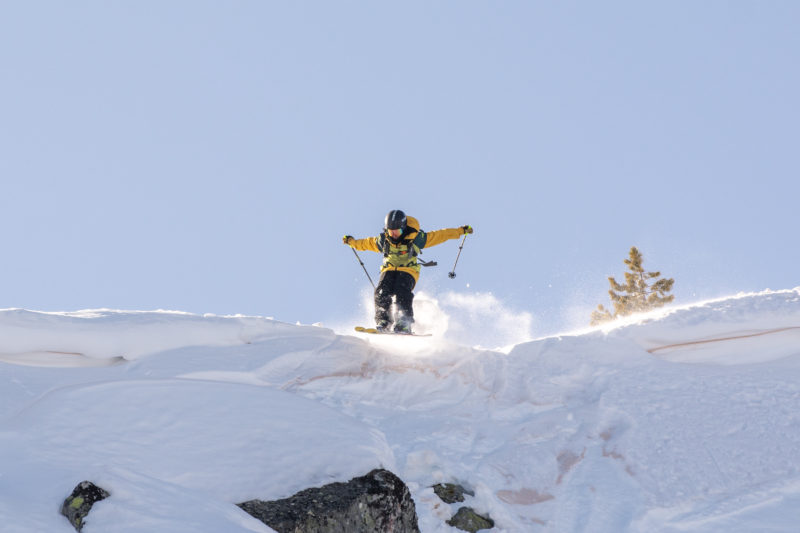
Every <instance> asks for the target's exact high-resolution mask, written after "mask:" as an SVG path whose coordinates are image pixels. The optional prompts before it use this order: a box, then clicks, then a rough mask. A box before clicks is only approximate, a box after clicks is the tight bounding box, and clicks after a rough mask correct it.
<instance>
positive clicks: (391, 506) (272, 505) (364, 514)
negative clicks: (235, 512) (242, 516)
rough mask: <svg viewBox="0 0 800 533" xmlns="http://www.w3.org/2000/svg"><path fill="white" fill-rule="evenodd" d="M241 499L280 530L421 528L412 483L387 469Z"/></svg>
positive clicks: (343, 532)
mask: <svg viewBox="0 0 800 533" xmlns="http://www.w3.org/2000/svg"><path fill="white" fill-rule="evenodd" d="M238 505H239V507H241V508H242V509H243V510H244V511H245V512H247V513H248V514H250V515H251V516H253V517H255V518H256V519H258V520H260V521H262V522H264V523H265V524H267V525H268V526H269V527H271V528H272V529H274V530H275V531H277V532H278V533H375V532H389V531H391V532H393V533H419V526H418V524H417V512H416V508H415V506H414V500H412V499H411V494H410V493H409V491H408V487H406V485H405V483H403V481H402V480H401V479H400V478H398V477H397V476H396V475H394V474H393V473H391V472H389V471H388V470H383V469H376V470H373V471H372V472H370V473H369V474H367V475H366V476H363V477H358V478H354V479H351V480H350V481H348V482H347V483H331V484H329V485H325V486H324V487H320V488H312V489H306V490H303V491H301V492H298V493H297V494H295V495H294V496H292V497H290V498H286V499H284V500H277V501H271V502H265V501H261V500H251V501H249V502H244V503H240V504H238Z"/></svg>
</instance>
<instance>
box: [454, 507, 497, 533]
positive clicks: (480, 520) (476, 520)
mask: <svg viewBox="0 0 800 533" xmlns="http://www.w3.org/2000/svg"><path fill="white" fill-rule="evenodd" d="M447 523H448V524H449V525H451V526H453V527H456V528H458V529H460V530H462V531H469V532H470V533H475V532H476V531H480V530H481V529H492V528H493V527H494V521H493V520H492V519H491V518H487V517H485V516H481V515H479V514H478V513H476V512H475V510H474V509H472V508H471V507H462V508H461V509H459V510H458V512H457V513H456V514H455V515H454V516H453V518H451V519H450V520H448V521H447Z"/></svg>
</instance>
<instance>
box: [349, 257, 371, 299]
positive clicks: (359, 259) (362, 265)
mask: <svg viewBox="0 0 800 533" xmlns="http://www.w3.org/2000/svg"><path fill="white" fill-rule="evenodd" d="M350 249H351V250H353V253H354V254H356V259H358V263H359V264H360V265H361V268H363V269H364V274H366V275H367V279H368V280H369V282H370V283H372V288H373V289H374V288H375V283H374V282H373V281H372V278H371V277H370V275H369V272H367V267H365V266H364V262H363V261H362V260H361V258H360V257H359V256H358V253H357V252H356V249H355V248H350Z"/></svg>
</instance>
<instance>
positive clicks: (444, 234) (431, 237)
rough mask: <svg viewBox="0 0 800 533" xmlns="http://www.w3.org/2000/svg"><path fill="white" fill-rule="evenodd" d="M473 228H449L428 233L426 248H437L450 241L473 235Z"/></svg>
mask: <svg viewBox="0 0 800 533" xmlns="http://www.w3.org/2000/svg"><path fill="white" fill-rule="evenodd" d="M472 231H473V230H472V226H469V225H467V226H461V227H460V228H447V229H437V230H436V231H429V232H427V233H426V236H427V240H426V241H425V246H424V247H425V248H427V247H428V246H436V245H437V244H442V243H443V242H445V241H449V240H450V239H458V238H459V237H461V236H462V235H465V234H467V233H472Z"/></svg>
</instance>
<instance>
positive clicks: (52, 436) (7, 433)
mask: <svg viewBox="0 0 800 533" xmlns="http://www.w3.org/2000/svg"><path fill="white" fill-rule="evenodd" d="M443 322H446V321H443ZM351 327H352V326H351ZM798 327H800V292H799V291H798V290H788V291H766V292H764V293H760V294H750V295H739V296H736V297H732V298H728V299H723V300H717V301H714V302H707V303H703V304H697V305H694V306H688V307H685V308H671V309H667V310H662V311H659V312H657V313H653V314H650V315H646V316H642V317H638V318H637V319H632V320H629V321H628V322H627V323H624V324H616V325H613V326H611V327H607V328H605V329H598V330H592V331H586V332H582V333H579V334H578V333H576V334H570V335H564V336H561V337H552V338H545V339H540V340H536V341H532V342H527V343H524V344H518V345H516V346H515V347H513V349H511V350H510V351H507V350H504V351H503V352H501V351H492V350H484V349H477V348H470V347H466V346H462V345H459V344H458V343H456V342H453V341H452V340H447V339H448V337H446V336H444V337H443V336H442V335H437V336H434V337H432V338H394V337H388V338H387V337H364V338H361V337H358V336H355V335H351V334H350V327H348V328H347V329H346V330H344V329H343V331H341V332H339V334H337V333H336V332H334V331H331V330H329V329H326V328H323V327H314V326H295V325H289V324H282V323H279V322H276V321H273V320H269V319H263V318H257V317H217V316H202V317H201V316H194V315H187V314H182V313H171V312H122V311H86V312H78V313H63V314H53V313H36V312H31V311H22V310H8V311H0V380H2V382H0V386H2V389H0V390H2V392H0V449H2V450H3V454H2V455H0V488H2V494H3V496H4V497H3V498H0V518H2V523H3V524H4V529H3V530H4V531H6V530H8V531H15V532H17V531H18V532H38V531H45V530H47V531H61V530H63V531H68V528H69V524H67V522H66V520H65V519H64V518H63V517H61V516H60V515H58V513H57V508H58V505H59V504H60V502H61V501H62V500H63V498H64V497H65V496H66V495H68V494H69V492H70V491H71V490H72V487H74V486H75V484H76V483H78V482H79V481H81V480H83V479H87V478H91V479H92V481H94V482H95V483H97V484H98V485H100V486H103V487H104V488H105V489H107V490H108V491H109V492H110V493H111V497H110V498H108V499H106V500H103V501H101V502H98V503H97V504H95V506H94V508H93V510H92V512H91V514H90V515H89V518H88V523H87V526H86V529H85V531H87V532H88V533H91V531H93V529H91V528H92V527H95V528H96V529H94V531H104V532H112V533H113V532H121V531H124V532H134V531H145V530H150V531H159V532H166V533H169V532H173V531H193V532H203V531H208V532H211V531H214V532H216V531H268V528H266V526H264V525H263V524H261V523H259V522H257V521H255V520H253V519H251V518H250V517H249V516H247V515H246V514H244V513H243V512H241V511H240V510H239V509H238V508H236V507H235V505H234V504H235V503H238V502H240V501H244V500H247V499H251V498H260V499H267V498H274V497H284V496H288V495H289V494H291V493H292V492H294V491H296V490H299V489H301V488H307V487H311V486H319V485H321V484H324V483H327V482H330V481H346V480H347V479H349V478H351V477H354V476H357V475H362V474H364V473H366V472H368V471H369V470H370V469H372V468H375V467H384V468H388V469H390V470H392V471H394V472H395V473H396V474H398V475H399V476H400V477H401V478H402V479H403V480H404V481H405V482H406V483H407V484H408V485H409V488H410V489H411V492H412V496H413V497H414V499H415V502H416V506H417V512H418V514H419V519H420V527H421V529H422V531H424V532H446V531H452V529H451V528H450V527H449V526H447V525H446V523H445V521H446V520H447V519H448V518H450V516H452V515H453V514H454V513H455V511H456V510H457V508H458V504H453V505H447V504H444V503H443V502H441V501H440V500H439V499H438V497H437V496H436V495H435V494H434V492H433V489H432V488H431V487H432V485H434V484H436V483H439V482H457V483H460V484H461V485H463V486H464V487H466V488H467V489H469V490H470V491H472V492H474V494H475V495H474V496H468V497H467V501H466V502H465V505H470V506H471V507H473V508H475V509H476V510H477V511H479V512H481V513H482V514H487V515H490V516H491V517H492V519H494V521H495V524H496V528H495V530H496V531H508V532H527V531H531V532H536V531H541V532H558V533H562V532H599V533H604V532H608V533H611V532H613V533H619V532H632V533H633V532H636V533H645V532H647V533H649V532H653V531H660V532H661V531H665V532H672V531H674V532H677V531H682V532H683V531H689V532H716V531H726V532H730V531H732V532H737V531H738V532H742V533H744V532H748V533H749V532H752V531H758V530H771V531H794V530H795V529H794V528H795V527H796V524H797V523H799V522H800V505H798V504H800V474H799V473H798V469H800V348H798V347H800V343H799V342H798V340H800V338H799V337H798V336H800V333H798V332H799V331H800V330H798V329H796V328H798ZM58 354H60V355H58ZM81 354H83V355H81ZM114 358H117V359H114ZM119 358H123V359H122V360H120V359H119ZM86 360H91V361H112V360H113V361H114V362H115V363H116V364H114V365H111V366H87V365H86V364H84V363H85V361H86ZM6 525H8V528H9V529H6V528H5V527H6ZM770 528H771V529H770Z"/></svg>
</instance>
